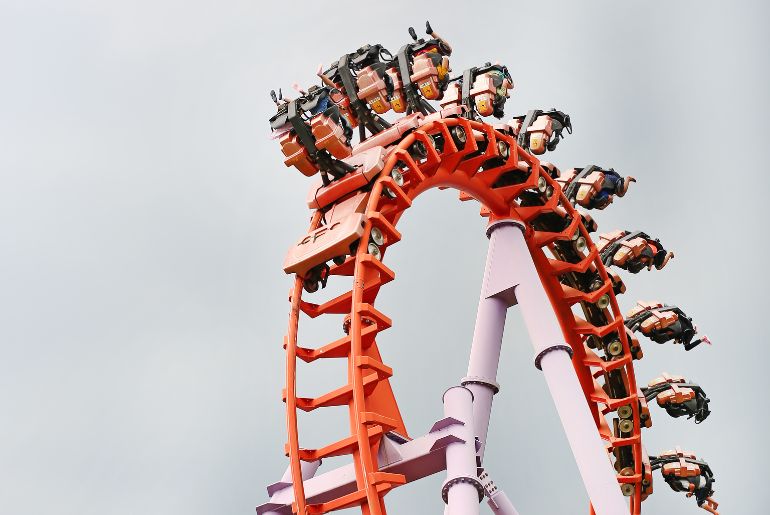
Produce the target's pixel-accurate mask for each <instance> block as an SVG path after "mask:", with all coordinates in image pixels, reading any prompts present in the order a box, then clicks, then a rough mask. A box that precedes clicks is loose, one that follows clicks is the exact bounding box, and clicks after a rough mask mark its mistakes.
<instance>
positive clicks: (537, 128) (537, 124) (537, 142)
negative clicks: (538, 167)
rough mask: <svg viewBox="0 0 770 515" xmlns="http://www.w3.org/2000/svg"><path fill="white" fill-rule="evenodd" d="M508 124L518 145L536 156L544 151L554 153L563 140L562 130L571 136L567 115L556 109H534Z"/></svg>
mask: <svg viewBox="0 0 770 515" xmlns="http://www.w3.org/2000/svg"><path fill="white" fill-rule="evenodd" d="M510 124H511V128H512V130H513V134H514V135H515V136H516V137H517V139H518V143H519V145H521V146H522V147H524V148H525V149H527V150H529V151H530V152H532V153H533V154H536V155H540V154H544V153H545V151H546V150H549V151H554V150H555V149H556V146H557V145H558V144H559V141H560V140H561V139H562V138H564V135H563V131H564V130H566V131H567V133H568V134H572V122H571V121H570V117H569V115H568V114H565V113H563V112H561V111H557V110H556V109H551V110H550V111H541V110H540V109H534V110H532V111H529V112H528V113H527V114H525V115H521V116H515V117H513V118H512V119H511V121H510Z"/></svg>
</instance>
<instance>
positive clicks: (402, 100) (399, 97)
mask: <svg viewBox="0 0 770 515" xmlns="http://www.w3.org/2000/svg"><path fill="white" fill-rule="evenodd" d="M385 73H386V75H387V76H388V77H389V78H390V83H391V84H392V85H393V86H392V91H391V93H390V99H389V101H390V107H391V108H393V111H395V112H397V113H404V112H406V95H405V94H404V83H403V82H401V75H399V74H398V63H397V62H395V61H394V62H393V63H392V64H391V65H390V66H389V67H388V68H387V69H386V70H385Z"/></svg>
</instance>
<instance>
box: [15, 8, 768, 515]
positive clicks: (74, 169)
mask: <svg viewBox="0 0 770 515" xmlns="http://www.w3.org/2000/svg"><path fill="white" fill-rule="evenodd" d="M435 5H436V6H441V8H440V9H439V13H438V14H433V13H431V12H430V9H429V8H428V7H427V6H428V4H427V3H419V4H416V3H413V2H388V3H376V4H375V3H368V4H366V6H364V5H363V4H362V3H361V4H356V3H353V2H347V1H337V2H326V3H322V2H313V3H310V2H307V3H301V2H291V1H288V2H287V1H284V2H280V3H277V2H270V3H268V2H257V1H256V0H251V1H245V0H244V1H229V2H221V1H220V2H214V1H199V0H193V1H190V0H188V1H181V0H180V1H175V0H173V1H172V0H164V1H160V2H159V1H147V0H142V1H134V2H121V3H118V2H104V1H97V0H91V1H88V0H81V1H67V2H63V1H47V2H44V1H38V0H24V1H21V0H18V1H13V0H0V142H1V143H0V174H2V187H0V284H2V288H0V350H1V351H2V358H0V411H1V412H2V417H1V418H2V423H0V483H1V484H2V485H3V487H2V488H1V489H0V512H1V513H8V514H14V515H37V514H40V513H45V512H51V511H54V510H55V511H56V512H57V513H60V514H62V515H69V514H78V515H88V514H99V515H124V514H142V515H174V514H182V513H184V514H186V515H203V514H206V515H214V514H216V515H219V514H237V513H253V509H254V506H255V505H257V504H259V503H261V502H263V501H264V500H265V498H266V495H265V493H264V486H265V485H266V484H268V483H270V482H273V481H275V480H277V479H278V477H279V476H280V474H281V473H282V471H283V469H284V467H285V463H286V461H285V458H284V457H283V455H282V449H283V442H284V439H285V436H284V419H283V404H282V403H281V401H280V390H281V388H282V386H283V381H284V379H283V368H284V358H283V351H282V349H281V338H282V335H283V333H284V331H285V324H286V315H287V311H288V304H287V302H286V296H287V291H288V288H289V286H290V279H289V278H288V277H286V276H285V275H284V274H283V272H282V271H281V263H282V260H283V256H284V254H285V252H286V249H288V247H289V246H290V245H291V244H292V243H293V242H294V241H295V240H296V239H297V238H298V237H299V236H301V235H302V233H303V231H304V230H305V227H306V224H307V219H308V216H309V212H308V211H307V209H306V207H305V195H306V191H307V188H308V187H309V181H308V180H307V179H306V178H305V177H303V176H302V175H301V174H299V173H297V172H296V171H293V170H289V169H286V168H285V167H284V166H283V164H282V155H281V153H280V150H279V148H278V145H277V144H276V143H275V142H273V141H270V140H269V139H268V126H267V118H268V117H269V116H270V115H271V114H272V112H273V105H272V103H271V102H270V100H269V97H268V95H267V93H268V91H269V90H270V89H271V88H277V87H283V88H284V91H286V90H288V89H289V87H290V85H291V83H292V82H294V81H298V82H300V83H302V84H308V83H309V82H310V81H311V80H312V79H313V73H314V70H315V68H316V65H317V64H318V63H319V62H320V61H324V62H325V63H326V64H328V63H329V62H331V61H332V60H333V59H336V58H337V57H339V56H340V55H341V54H342V53H344V52H346V51H351V50H353V49H355V48H357V47H358V46H359V45H361V44H363V43H377V42H380V43H383V44H384V45H386V46H387V47H389V48H391V50H396V49H397V48H398V47H399V46H400V45H401V44H403V42H405V41H406V39H407V38H408V35H407V32H406V28H407V27H408V26H409V25H414V26H415V27H416V28H418V30H421V27H422V25H423V23H424V21H425V19H430V20H431V22H432V23H433V26H434V27H435V28H436V30H438V31H439V32H440V33H441V34H442V35H443V36H445V37H446V38H447V39H448V40H449V41H450V42H451V44H452V46H453V47H454V49H455V53H454V55H453V56H452V57H453V61H452V62H453V65H454V69H455V71H460V70H462V69H464V68H466V67H468V66H472V65H474V64H477V63H482V62H484V61H487V60H492V61H494V60H499V61H501V62H503V63H505V64H507V65H508V66H509V68H510V70H511V73H512V75H513V78H514V80H515V82H516V89H515V90H514V92H513V95H512V98H511V100H510V101H509V102H508V106H507V113H508V114H509V115H512V114H519V113H523V112H525V111H526V110H528V109H531V108H536V107H540V108H550V107H557V108H559V109H562V110H564V111H566V112H568V113H569V114H571V115H572V119H573V123H574V127H575V132H574V134H573V135H571V136H567V139H566V140H565V141H564V142H562V144H561V145H559V149H558V151H557V152H555V153H554V154H553V155H551V156H550V159H551V160H553V161H554V162H556V163H557V164H559V165H560V166H561V167H562V168H569V167H571V166H582V165H584V164H587V163H596V164H600V165H605V166H614V167H615V168H616V169H617V170H618V171H620V172H621V173H624V174H631V175H634V176H636V177H637V178H638V179H639V183H638V184H636V185H634V187H633V188H632V190H631V191H630V193H629V194H628V195H627V196H626V197H625V198H623V199H618V202H617V203H616V204H615V205H613V206H611V207H610V208H608V209H607V210H606V211H604V212H601V213H599V214H598V215H597V216H596V218H597V220H598V221H599V224H600V230H601V231H610V230H612V229H615V228H630V229H631V228H639V229H643V230H645V231H648V232H649V233H650V234H653V235H655V236H658V237H660V238H661V239H662V240H663V241H664V243H665V244H666V245H667V246H668V247H671V248H672V249H674V250H675V251H676V259H675V260H674V261H673V262H672V263H671V264H670V265H669V266H668V267H667V268H666V269H665V270H663V271H661V272H657V273H640V274H639V275H637V276H631V275H630V274H627V273H624V274H623V277H624V278H625V279H626V282H627V285H628V286H629V292H628V293H626V294H625V295H624V296H623V297H622V298H621V307H622V308H623V309H624V311H625V310H626V309H628V308H630V307H631V306H632V305H633V304H634V302H635V301H636V300H637V299H644V300H649V299H661V300H665V301H668V302H672V303H677V304H679V305H680V306H682V307H683V308H684V309H685V311H687V313H689V314H690V315H691V316H693V317H695V320H696V322H697V323H698V325H699V327H700V328H701V329H702V331H703V332H705V333H707V334H708V335H709V336H710V337H711V339H712V340H713V341H714V345H713V347H705V348H698V349H695V350H694V351H692V352H689V353H685V352H684V349H682V348H681V347H673V346H659V345H657V344H654V343H652V342H650V341H646V340H644V341H643V342H642V344H643V346H644V350H645V359H644V360H643V361H642V362H640V363H639V364H638V366H637V374H638V379H639V382H640V383H644V382H647V381H648V380H649V379H651V378H653V377H654V376H656V375H657V374H658V373H660V372H662V371H668V372H670V373H677V374H682V375H685V376H687V377H688V378H690V379H692V380H695V381H698V382H700V383H701V384H702V386H703V387H704V388H705V389H706V391H707V393H708V394H709V397H710V398H711V399H712V404H711V406H712V409H713V413H712V416H711V417H710V418H709V419H708V420H707V421H706V422H705V423H703V424H702V425H700V426H695V425H694V424H692V423H691V422H687V421H685V420H681V419H678V420H674V419H670V418H669V417H668V416H667V415H666V414H665V413H664V412H663V411H662V410H660V409H659V408H657V407H652V410H653V421H654V426H653V428H652V429H650V430H647V431H646V432H645V435H644V437H645V444H646V446H647V449H648V450H649V451H650V453H657V452H659V451H661V450H665V449H669V448H672V447H673V446H674V445H677V444H679V445H682V446H683V447H685V448H688V449H692V450H694V451H696V452H697V453H698V454H699V455H700V456H702V457H704V458H705V459H707V460H708V461H709V462H710V463H711V465H712V467H713V468H714V470H715V472H716V474H717V483H716V490H717V495H716V498H717V500H718V501H720V503H721V504H722V507H723V508H724V513H733V514H738V513H740V514H759V513H762V512H763V511H764V510H766V502H765V501H764V500H763V497H762V495H763V494H764V493H765V490H766V485H765V483H764V482H763V479H764V477H765V476H766V470H765V464H766V460H767V459H768V458H770V453H768V444H767V438H766V427H767V425H768V423H770V420H768V415H767V413H766V411H767V410H766V405H765V403H764V395H763V394H764V393H765V392H767V390H768V386H770V385H769V384H768V374H767V372H766V370H765V361H766V359H767V358H766V355H765V354H764V352H763V351H762V350H761V349H762V348H763V347H764V345H765V344H766V343H767V342H766V337H765V334H764V331H762V327H761V320H762V319H763V318H764V317H765V316H767V313H766V309H765V307H766V305H767V303H766V295H767V287H768V284H767V280H766V276H765V270H764V266H763V265H764V261H765V255H766V254H767V251H768V245H767V241H766V239H765V238H764V234H765V233H766V229H765V228H764V224H763V222H762V216H763V214H764V211H763V210H761V208H760V205H761V203H763V202H765V201H766V200H765V199H766V196H767V194H768V182H769V181H768V178H767V173H766V171H765V170H764V169H763V165H764V163H765V162H766V161H767V159H768V157H770V155H768V154H770V153H769V152H768V150H767V149H768V144H767V141H766V138H767V129H766V126H767V120H768V118H769V117H770V109H768V96H767V93H768V90H770V88H769V87H768V86H770V84H768V83H769V82H770V79H769V78H770V75H769V74H768V66H767V65H768V63H769V62H770V59H768V43H770V41H768V36H767V30H766V23H767V21H768V11H769V8H768V7H767V4H766V3H763V2H759V1H757V2H737V1H736V2H710V1H697V2H696V1H682V2H644V3H642V2H611V1H591V2H580V3H578V2H518V1H517V2H497V3H496V7H490V6H487V4H482V3H480V2H467V3H465V2H444V3H436V4H435ZM482 5H483V6H482ZM400 228H401V230H402V232H403V234H404V240H403V242H402V243H401V244H399V245H397V246H395V247H393V249H392V250H391V251H389V252H388V256H387V257H388V264H389V266H391V267H392V268H393V269H394V270H396V271H397V274H398V278H397V281H396V282H395V283H394V284H393V285H392V286H387V287H386V288H385V289H384V290H383V292H382V294H381V297H380V299H379V301H378V306H379V307H380V309H381V310H382V311H383V312H385V313H386V314H388V315H390V316H391V317H392V318H393V319H394V320H395V326H394V328H393V329H392V330H390V331H388V332H386V333H384V334H383V335H382V337H381V338H380V347H381V349H382V352H383V355H384V359H385V361H386V362H387V363H388V364H389V365H391V366H392V367H393V368H394V370H395V376H394V379H393V386H394V389H395V390H396V395H397V397H398V399H399V401H400V405H401V409H402V411H403V415H404V417H405V419H406V422H407V428H408V429H409V431H410V433H411V434H412V435H420V434H422V433H424V432H425V431H426V430H427V429H428V428H429V427H430V425H431V424H432V422H433V421H434V420H436V419H437V418H439V417H440V416H441V404H440V399H441V393H442V392H443V391H444V389H445V388H446V387H448V386H450V385H452V384H455V383H456V382H457V381H458V380H459V379H460V378H461V377H462V376H463V375H464V373H465V366H466V365H465V363H466V360H467V353H468V345H469V342H470V338H471V335H472V330H473V319H474V315H475V306H476V302H477V299H478V291H479V287H480V279H481V273H482V267H483V263H484V256H485V253H486V247H485V245H486V239H485V237H484V235H483V228H484V223H483V220H481V219H480V218H479V217H478V216H477V207H476V206H473V205H470V204H458V202H457V201H456V194H455V193H453V192H451V191H444V192H438V191H435V192H430V193H428V194H426V195H424V197H423V198H421V199H419V201H418V202H416V203H415V206H414V207H413V208H412V209H411V210H410V212H409V213H408V215H407V216H406V217H405V219H404V221H403V223H402V224H401V226H400ZM509 320H510V324H509V328H508V330H507V332H506V336H505V343H504V345H505V348H504V351H503V356H502V362H501V367H500V376H499V377H500V382H501V383H502V385H503V388H502V391H501V393H500V394H499V395H498V396H497V398H496V401H495V412H494V413H493V418H492V424H493V426H492V429H491V431H490V443H489V447H488V454H487V463H488V466H489V469H490V471H491V472H492V473H493V474H494V476H495V477H496V479H497V482H498V484H499V485H500V486H501V487H503V488H504V489H506V490H507V492H508V494H509V496H510V497H511V499H512V500H513V502H514V504H516V506H517V508H518V509H519V511H520V512H521V513H522V515H527V514H529V515H535V514H537V515H550V514H561V513H570V514H571V513H585V512H587V509H586V510H585V511H584V507H586V508H587V500H586V497H585V494H584V492H583V488H582V485H581V483H580V480H579V478H578V475H577V470H576V467H575V465H574V463H573V461H572V457H571V455H570V453H569V449H568V446H567V443H566V439H565V438H564V436H563V434H562V432H561V428H560V426H559V422H558V418H557V416H556V414H555V411H554V409H553V405H552V403H551V401H550V399H549V397H548V395H547V391H546V387H545V382H544V380H543V378H542V377H541V375H540V373H539V372H537V371H536V370H535V368H534V367H533V366H532V356H531V347H530V344H529V343H528V341H527V340H526V336H525V334H524V333H523V331H522V330H521V328H520V325H518V322H519V320H518V317H517V315H516V314H512V315H511V316H510V317H509ZM303 331H304V332H303V333H302V334H303V335H304V336H306V337H308V338H306V340H305V341H304V343H306V344H308V345H309V344H322V343H325V341H324V340H325V339H326V338H327V337H328V336H329V335H332V334H338V333H339V327H337V326H336V325H335V327H317V328H313V329H309V330H306V329H303ZM316 340H318V341H316ZM437 361H438V362H439V363H441V366H440V367H438V368H430V367H429V366H428V363H430V362H434V363H435V362H437ZM300 373H301V374H303V375H302V378H301V380H300V387H301V388H302V389H303V391H305V392H307V395H312V394H318V393H321V392H322V391H323V390H324V389H325V388H330V387H334V386H340V385H341V381H343V380H344V377H343V374H342V372H341V370H340V369H339V368H330V369H323V368H322V367H315V366H313V367H304V368H302V369H301V370H300ZM334 414H335V415H338V418H337V419H332V418H331V417H326V418H324V417H323V416H320V418H319V419H308V420H307V421H306V420H304V419H303V421H302V423H303V424H304V427H309V426H308V424H310V423H313V424H314V425H313V428H314V430H313V432H312V434H311V435H309V436H307V437H306V438H305V439H304V440H303V444H304V445H306V446H308V447H309V446H311V445H312V444H318V443H323V442H324V441H327V442H328V441H331V440H332V439H336V438H335V437H339V436H343V435H341V434H340V431H341V430H342V428H344V426H346V421H345V418H344V417H345V415H344V413H342V412H338V413H334ZM305 434H307V433H305ZM442 480H443V478H442V477H438V476H437V477H434V478H432V479H429V480H426V481H421V482H420V483H418V484H416V485H410V486H407V487H404V488H402V489H399V490H396V491H395V492H393V493H392V494H390V495H389V497H388V500H389V504H388V505H389V507H390V512H391V513H399V514H410V513H415V512H417V510H418V509H421V510H422V511H423V512H424V513H441V511H440V510H441V509H442V507H441V501H440V497H439V485H440V483H441V481H442ZM645 511H646V512H647V513H674V512H676V513H698V509H697V507H696V505H695V502H694V501H693V500H692V499H685V498H684V496H683V495H681V494H676V493H674V492H672V491H671V490H670V489H669V488H668V487H667V486H666V485H665V483H664V482H663V481H662V479H661V478H660V476H656V479H655V494H654V495H653V496H652V497H651V498H650V499H649V500H647V501H646V502H645Z"/></svg>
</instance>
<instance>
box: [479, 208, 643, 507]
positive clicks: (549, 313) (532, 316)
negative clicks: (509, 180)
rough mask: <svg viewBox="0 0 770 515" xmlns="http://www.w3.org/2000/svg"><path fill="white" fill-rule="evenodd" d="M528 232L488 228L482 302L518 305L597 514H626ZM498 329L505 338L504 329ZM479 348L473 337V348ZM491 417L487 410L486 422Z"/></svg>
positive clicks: (506, 223) (509, 225) (507, 223)
mask: <svg viewBox="0 0 770 515" xmlns="http://www.w3.org/2000/svg"><path fill="white" fill-rule="evenodd" d="M523 231H524V229H523V227H522V226H521V225H520V224H519V222H516V221H514V220H502V221H498V222H495V223H493V224H491V225H490V226H489V228H488V230H487V235H488V236H489V254H488V257H487V268H486V270H485V273H484V288H483V289H482V303H483V302H484V293H485V292H486V293H487V297H491V296H494V297H496V298H498V299H507V301H509V302H510V304H511V305H512V304H514V303H515V304H518V305H519V307H520V309H521V312H522V315H523V318H524V323H525V325H526V327H527V332H528V333H529V336H530V340H531V341H532V345H533V347H534V350H535V356H536V363H537V365H538V368H540V369H541V370H542V371H543V374H544V375H545V380H546V383H547V384H548V389H549V391H550V393H551V397H552V398H553V400H554V404H555V405H556V410H557V412H558V413H559V418H560V419H561V422H562V426H563V427H564V432H565V434H566V435H567V440H568V441H569V444H570V447H571V448H572V453H573V455H574V457H575V461H576V462H577V466H578V470H579V471H580V475H581V477H582V479H583V483H584V485H585V487H586V490H587V492H588V496H589V498H590V499H591V503H592V504H593V507H594V510H595V512H596V514H597V515H621V514H623V513H627V512H628V507H627V506H626V503H625V500H624V499H623V496H622V494H621V492H620V488H619V487H618V483H617V480H616V478H615V472H614V471H613V469H612V467H611V465H610V461H609V458H608V456H607V452H606V450H605V448H604V444H603V443H602V440H601V438H600V437H599V435H598V434H597V431H596V424H595V422H594V419H593V417H592V415H591V411H590V410H589V408H588V403H587V402H586V399H585V396H584V395H583V389H582V388H581V386H580V382H579V381H578V378H577V375H576V373H575V369H574V367H573V366H572V361H571V352H570V347H569V345H568V344H567V343H566V339H565V337H564V335H563V334H562V330H561V326H560V324H559V320H558V318H557V316H556V313H555V312H554V309H553V306H552V305H551V301H550V300H549V299H548V295H547V294H546V290H545V288H544V286H543V284H542V282H541V280H540V276H539V275H538V273H537V269H536V268H535V264H534V262H533V261H532V256H531V254H530V251H529V248H528V247H527V243H526V241H525V239H524V233H523ZM479 312H480V313H481V307H480V309H479ZM478 323H479V321H478V320H477V325H478ZM488 323H491V324H500V325H504V323H505V316H504V314H503V315H502V316H499V315H498V316H497V317H496V318H495V317H492V318H491V319H489V320H488ZM487 331H488V332H490V333H491V332H495V334H496V331H497V329H491V328H490V329H487ZM499 332H500V335H501V337H502V327H500V328H499ZM475 346H476V341H475V340H474V350H475ZM497 356H498V357H499V349H498V352H497ZM471 363H473V351H472V357H471ZM496 368H497V364H496V363H495V369H496ZM490 408H491V401H490ZM479 409H482V408H481V407H480V408H479ZM488 420H489V414H488V413H487V414H486V421H487V424H488ZM483 430H484V432H483V433H480V434H483V435H486V427H484V428H483Z"/></svg>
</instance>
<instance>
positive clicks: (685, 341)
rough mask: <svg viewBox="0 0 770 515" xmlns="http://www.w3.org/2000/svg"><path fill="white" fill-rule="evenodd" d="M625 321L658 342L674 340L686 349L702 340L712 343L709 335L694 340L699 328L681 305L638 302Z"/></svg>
mask: <svg viewBox="0 0 770 515" xmlns="http://www.w3.org/2000/svg"><path fill="white" fill-rule="evenodd" d="M625 323H626V327H628V328H629V329H630V330H631V331H641V332H642V334H644V335H645V336H647V337H648V338H650V339H651V340H652V341H654V342H656V343H666V342H668V341H670V340H674V342H675V343H679V344H682V345H684V348H685V350H691V349H694V348H695V347H697V346H698V345H699V344H700V343H701V342H706V343H709V344H710V343H711V342H710V341H709V339H708V337H707V336H702V337H701V338H700V339H699V340H695V341H693V338H694V337H695V335H696V333H697V331H698V328H697V327H696V326H695V324H693V322H692V318H691V317H688V316H687V314H685V312H684V311H682V310H681V309H680V308H679V307H677V306H670V305H666V304H663V303H661V302H641V301H640V302H637V305H636V307H634V308H633V309H631V310H630V311H629V312H628V313H627V314H626V322H625Z"/></svg>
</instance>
